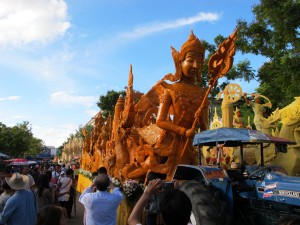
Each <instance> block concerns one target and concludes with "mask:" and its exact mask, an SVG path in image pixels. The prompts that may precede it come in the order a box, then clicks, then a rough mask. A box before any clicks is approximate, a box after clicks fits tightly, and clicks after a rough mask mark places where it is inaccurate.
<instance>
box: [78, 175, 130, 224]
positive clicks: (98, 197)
mask: <svg viewBox="0 0 300 225" xmlns="http://www.w3.org/2000/svg"><path fill="white" fill-rule="evenodd" d="M94 186H95V187H96V188H97V191H96V192H93V187H94ZM109 189H112V192H110V191H109ZM123 198H124V196H123V194H122V192H121V191H120V189H119V188H118V187H115V186H114V185H113V183H112V182H111V181H110V178H109V177H108V176H107V175H106V174H99V175H97V176H96V177H95V179H94V180H93V184H92V185H91V186H90V187H88V188H86V189H85V190H84V192H83V193H82V194H81V195H80V197H79V201H80V202H81V203H82V204H83V205H84V208H85V212H86V218H85V223H86V224H94V225H102V224H106V225H115V224H116V218H117V209H118V207H119V205H120V203H121V202H122V200H123Z"/></svg>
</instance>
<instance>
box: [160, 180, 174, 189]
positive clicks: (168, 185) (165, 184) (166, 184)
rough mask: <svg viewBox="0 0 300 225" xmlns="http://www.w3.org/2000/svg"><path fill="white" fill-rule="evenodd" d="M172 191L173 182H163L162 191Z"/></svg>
mask: <svg viewBox="0 0 300 225" xmlns="http://www.w3.org/2000/svg"><path fill="white" fill-rule="evenodd" d="M171 189H174V182H173V181H165V182H163V184H162V190H163V191H164V190H171Z"/></svg>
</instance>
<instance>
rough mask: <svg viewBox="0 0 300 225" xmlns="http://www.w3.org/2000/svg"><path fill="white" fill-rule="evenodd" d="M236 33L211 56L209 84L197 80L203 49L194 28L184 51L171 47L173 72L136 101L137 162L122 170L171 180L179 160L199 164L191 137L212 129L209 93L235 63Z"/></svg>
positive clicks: (134, 176) (130, 175) (131, 175)
mask: <svg viewBox="0 0 300 225" xmlns="http://www.w3.org/2000/svg"><path fill="white" fill-rule="evenodd" d="M235 37H236V32H234V33H233V34H232V36H230V38H229V39H228V40H226V41H225V42H224V43H222V45H221V46H220V47H219V49H218V51H217V53H216V54H214V55H213V56H212V57H211V59H210V60H209V72H210V74H211V79H210V81H209V84H210V86H209V88H208V89H207V88H200V87H198V86H197V85H196V82H197V81H198V82H200V81H201V70H202V66H203V62H204V51H205V50H204V47H203V46H202V44H201V42H200V41H199V39H198V38H197V37H195V35H194V34H193V33H191V34H190V36H189V38H188V40H187V42H186V43H184V44H183V45H182V47H181V50H180V52H177V51H176V50H175V49H174V48H172V56H173V59H174V63H175V68H176V72H175V74H167V75H166V76H165V77H164V78H163V79H162V80H161V81H159V82H158V83H157V84H156V85H155V86H154V87H153V88H152V89H151V90H150V91H149V92H148V93H147V94H146V95H144V96H143V97H142V98H141V100H140V101H139V103H137V105H136V106H135V110H136V118H135V121H136V122H137V124H136V125H137V127H139V128H137V131H138V133H139V136H140V137H141V139H140V140H139V141H138V146H139V147H138V148H137V149H136V152H135V154H134V155H135V156H136V157H135V160H134V162H132V163H131V164H129V165H127V166H125V168H124V170H123V173H122V174H123V176H124V177H125V178H132V179H137V178H139V177H142V176H145V174H146V173H147V172H149V171H152V172H156V173H162V174H166V175H167V179H171V178H172V176H173V173H174V171H175V168H176V166H177V165H178V164H179V163H187V164H196V163H197V157H196V153H195V151H194V148H193V146H192V138H193V136H194V133H195V129H196V128H200V130H202V131H203V130H206V129H208V115H207V114H208V112H207V109H208V105H209V102H208V101H207V96H208V93H209V91H210V89H211V87H212V86H214V85H215V84H216V82H217V79H218V78H219V77H222V76H223V75H224V74H226V73H227V71H228V70H229V69H230V68H231V66H232V62H233V55H234V53H235V48H234V40H235ZM166 81H169V82H166ZM170 82H172V83H170ZM158 106H159V107H158ZM153 118H155V120H156V124H153V123H152V122H153Z"/></svg>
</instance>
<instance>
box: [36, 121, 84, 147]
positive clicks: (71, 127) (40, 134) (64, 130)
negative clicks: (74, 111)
mask: <svg viewBox="0 0 300 225" xmlns="http://www.w3.org/2000/svg"><path fill="white" fill-rule="evenodd" d="M78 127H79V126H78V125H77V124H62V125H59V126H56V127H48V128H47V127H45V126H34V125H33V126H32V132H33V135H34V136H35V137H37V138H40V139H42V140H43V141H44V142H45V144H46V145H52V146H55V147H59V146H61V145H62V144H63V143H64V142H65V141H66V140H67V139H68V137H69V136H70V134H74V133H75V131H76V129H78Z"/></svg>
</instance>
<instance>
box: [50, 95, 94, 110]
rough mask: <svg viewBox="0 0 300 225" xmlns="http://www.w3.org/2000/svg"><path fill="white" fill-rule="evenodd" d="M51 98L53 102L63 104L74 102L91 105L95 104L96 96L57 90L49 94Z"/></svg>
mask: <svg viewBox="0 0 300 225" xmlns="http://www.w3.org/2000/svg"><path fill="white" fill-rule="evenodd" d="M51 100H52V101H53V102H54V103H60V104H64V105H69V104H72V105H74V104H76V105H84V106H87V107H91V106H93V105H95V104H96V102H97V100H98V97H96V96H79V95H74V94H72V93H68V92H64V91H58V92H54V93H52V94H51Z"/></svg>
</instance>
